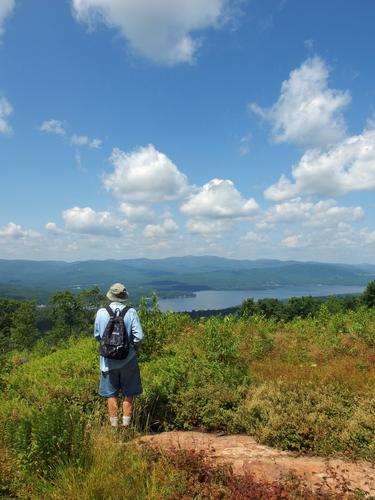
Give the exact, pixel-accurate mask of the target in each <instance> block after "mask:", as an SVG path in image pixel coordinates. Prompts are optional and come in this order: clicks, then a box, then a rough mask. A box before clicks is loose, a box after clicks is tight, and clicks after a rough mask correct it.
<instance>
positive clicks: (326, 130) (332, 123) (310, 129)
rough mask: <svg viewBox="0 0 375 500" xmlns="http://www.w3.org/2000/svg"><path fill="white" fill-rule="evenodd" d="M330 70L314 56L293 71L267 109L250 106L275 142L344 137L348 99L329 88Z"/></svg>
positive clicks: (323, 142)
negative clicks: (263, 122)
mask: <svg viewBox="0 0 375 500" xmlns="http://www.w3.org/2000/svg"><path fill="white" fill-rule="evenodd" d="M328 77H329V70H328V68H327V65H326V64H325V62H324V61H323V60H322V59H321V58H319V57H317V56H315V57H312V58H309V59H307V60H306V61H305V62H304V63H303V64H302V65H301V66H300V67H299V68H297V69H295V70H294V71H292V72H291V73H290V75H289V79H288V80H285V81H284V82H283V83H282V86H281V93H280V97H279V99H278V101H277V102H276V103H275V104H274V105H273V106H272V107H271V108H269V109H263V108H261V107H260V106H258V105H257V104H255V103H252V104H250V105H249V107H250V109H251V110H252V111H253V112H254V113H255V114H257V115H258V116H260V117H261V118H263V119H265V120H267V121H269V122H270V123H271V125H272V129H273V138H274V140H275V142H290V143H293V144H297V145H299V146H307V147H325V146H327V145H330V144H334V143H336V142H337V141H339V140H341V139H343V137H345V134H346V127H345V121H344V117H343V115H342V111H343V109H344V108H345V106H347V105H348V104H349V102H350V99H351V98H350V93H349V92H348V91H342V90H336V89H330V88H329V87H328Z"/></svg>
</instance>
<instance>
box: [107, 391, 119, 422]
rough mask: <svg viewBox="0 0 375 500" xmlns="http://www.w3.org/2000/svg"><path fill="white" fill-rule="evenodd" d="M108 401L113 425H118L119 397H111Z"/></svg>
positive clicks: (109, 414)
mask: <svg viewBox="0 0 375 500" xmlns="http://www.w3.org/2000/svg"><path fill="white" fill-rule="evenodd" d="M107 403H108V416H109V420H110V422H111V425H112V427H117V423H118V417H117V408H118V407H117V398H114V397H111V398H107Z"/></svg>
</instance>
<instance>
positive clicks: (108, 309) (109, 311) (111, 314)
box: [105, 306, 115, 318]
mask: <svg viewBox="0 0 375 500" xmlns="http://www.w3.org/2000/svg"><path fill="white" fill-rule="evenodd" d="M105 308H106V310H107V313H108V314H109V316H110V317H111V318H112V317H113V316H114V315H115V313H114V312H113V311H112V308H111V307H109V306H105Z"/></svg>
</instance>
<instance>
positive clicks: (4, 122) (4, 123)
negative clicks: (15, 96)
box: [0, 97, 13, 134]
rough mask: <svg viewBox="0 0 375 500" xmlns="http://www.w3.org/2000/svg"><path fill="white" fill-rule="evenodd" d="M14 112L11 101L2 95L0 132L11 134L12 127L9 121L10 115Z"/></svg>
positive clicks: (0, 98)
mask: <svg viewBox="0 0 375 500" xmlns="http://www.w3.org/2000/svg"><path fill="white" fill-rule="evenodd" d="M12 113H13V108H12V106H11V104H10V102H9V101H8V100H7V99H5V97H0V134H11V133H12V131H13V130H12V127H11V126H10V125H9V123H8V118H9V116H10V115H11V114H12Z"/></svg>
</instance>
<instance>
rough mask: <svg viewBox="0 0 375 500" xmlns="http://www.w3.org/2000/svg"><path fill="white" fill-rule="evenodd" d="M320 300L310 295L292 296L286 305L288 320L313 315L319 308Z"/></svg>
mask: <svg viewBox="0 0 375 500" xmlns="http://www.w3.org/2000/svg"><path fill="white" fill-rule="evenodd" d="M319 305H320V304H319V302H318V301H317V300H316V299H313V298H312V297H311V296H309V297H291V298H290V299H289V300H288V302H287V304H286V306H285V316H286V319H287V320H292V319H293V318H297V317H298V318H307V317H308V316H313V315H314V314H315V313H316V312H317V311H318V309H319Z"/></svg>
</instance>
